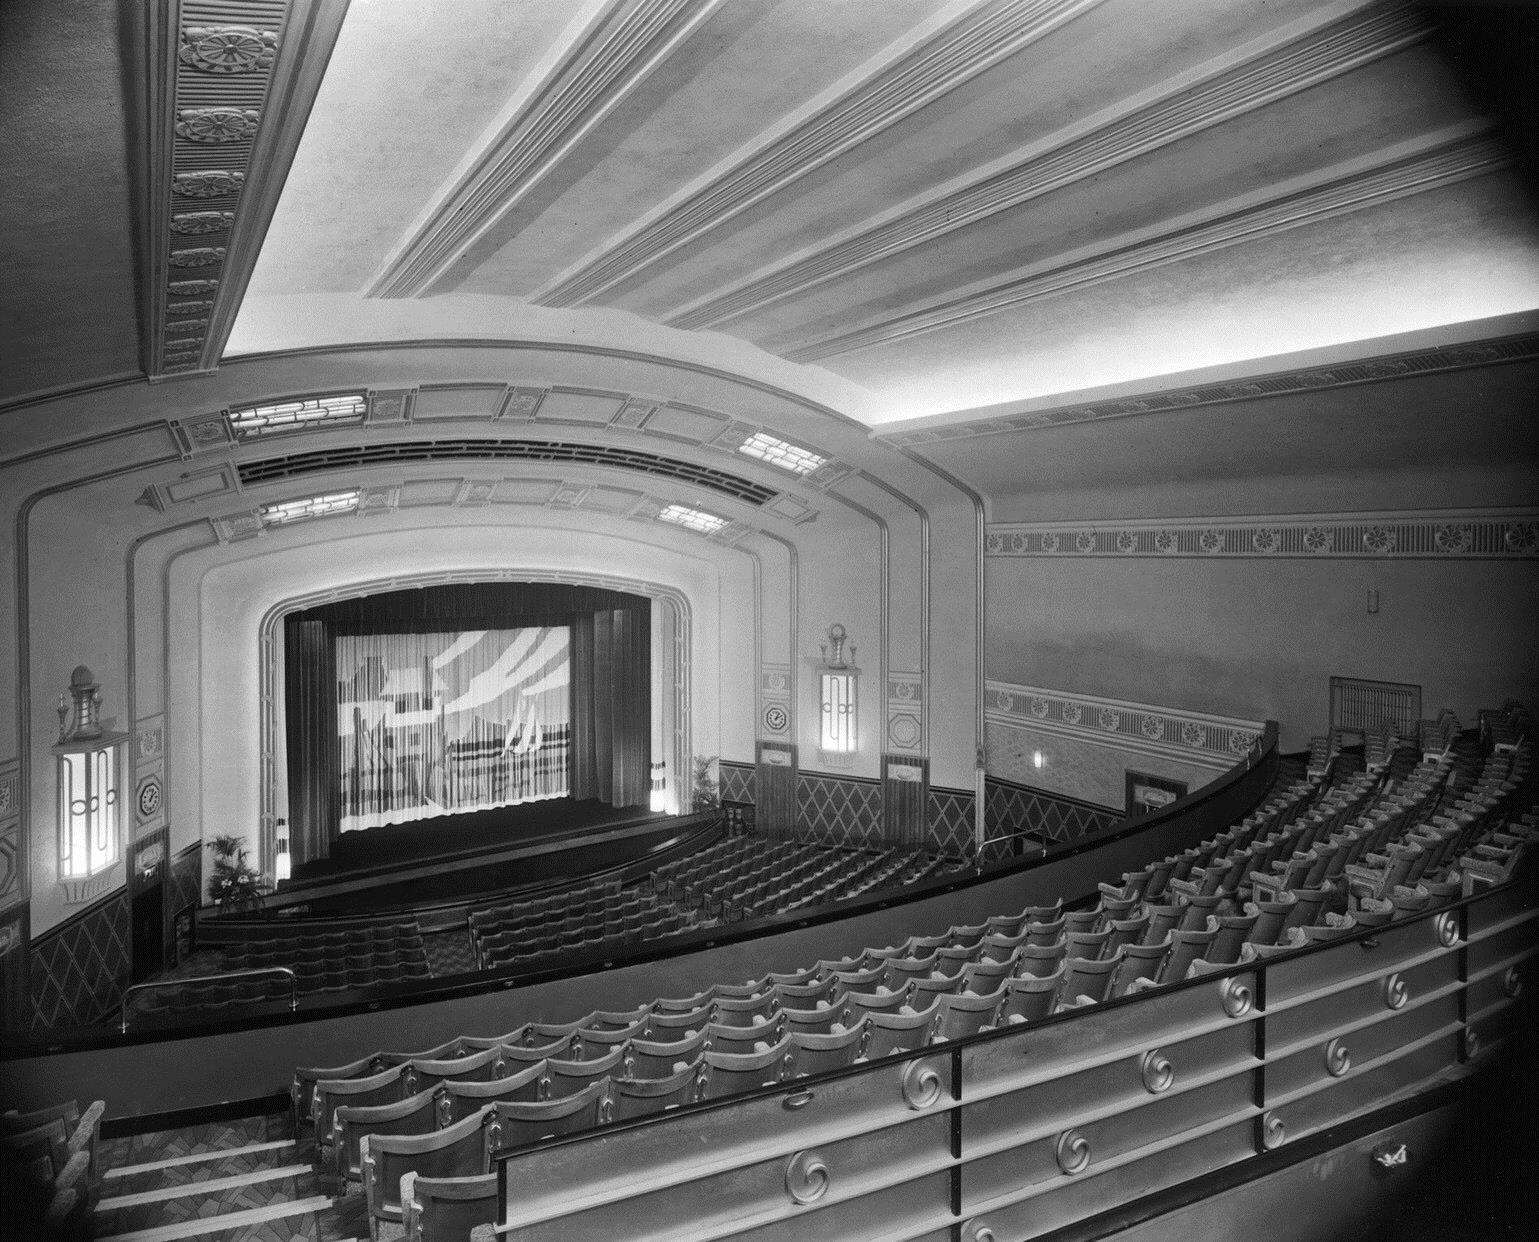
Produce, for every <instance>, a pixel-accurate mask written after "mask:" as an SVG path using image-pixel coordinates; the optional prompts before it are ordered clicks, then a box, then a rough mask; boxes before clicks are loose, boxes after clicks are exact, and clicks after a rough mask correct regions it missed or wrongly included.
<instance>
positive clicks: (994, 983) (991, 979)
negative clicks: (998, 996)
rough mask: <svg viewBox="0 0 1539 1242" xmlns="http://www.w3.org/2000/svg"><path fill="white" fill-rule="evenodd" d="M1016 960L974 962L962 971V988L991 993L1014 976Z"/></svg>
mask: <svg viewBox="0 0 1539 1242" xmlns="http://www.w3.org/2000/svg"><path fill="white" fill-rule="evenodd" d="M1015 968H1016V960H1015V959H1013V958H1012V959H1011V960H1009V961H1004V962H996V961H993V960H991V959H987V958H986V959H984V960H983V961H979V962H974V963H972V965H970V966H968V967H966V968H965V969H964V970H963V971H962V987H963V988H964V989H965V990H967V991H972V992H979V993H982V992H992V991H994V989H996V988H998V987H999V986H1000V985H1001V984H1002V983H1003V981H1004V980H1006V979H1008V978H1010V977H1011V976H1012V975H1014V974H1015Z"/></svg>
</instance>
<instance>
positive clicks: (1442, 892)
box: [1417, 875, 1464, 906]
mask: <svg viewBox="0 0 1539 1242" xmlns="http://www.w3.org/2000/svg"><path fill="white" fill-rule="evenodd" d="M1417 887H1418V888H1419V889H1420V890H1421V891H1422V892H1424V893H1426V894H1427V900H1428V902H1429V903H1430V904H1431V905H1435V906H1441V905H1447V904H1448V903H1449V902H1450V901H1458V900H1459V898H1460V897H1462V896H1463V895H1464V885H1463V883H1461V882H1460V881H1459V880H1457V879H1429V878H1428V877H1427V876H1425V875H1424V876H1422V878H1421V882H1420V883H1419V884H1418V885H1417Z"/></svg>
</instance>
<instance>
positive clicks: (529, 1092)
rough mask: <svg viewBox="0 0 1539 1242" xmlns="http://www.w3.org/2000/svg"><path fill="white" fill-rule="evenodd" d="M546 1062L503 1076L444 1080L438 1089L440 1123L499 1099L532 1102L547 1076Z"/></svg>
mask: <svg viewBox="0 0 1539 1242" xmlns="http://www.w3.org/2000/svg"><path fill="white" fill-rule="evenodd" d="M545 1066H546V1062H544V1061H536V1062H535V1063H534V1064H533V1065H525V1066H522V1067H521V1068H519V1070H518V1071H517V1072H516V1073H512V1074H508V1075H505V1076H504V1077H502V1078H492V1079H488V1080H486V1081H484V1082H476V1081H464V1082H457V1081H449V1082H444V1083H441V1084H440V1085H439V1087H438V1089H437V1092H436V1095H437V1107H438V1124H439V1125H440V1126H450V1125H454V1124H456V1123H457V1122H460V1121H463V1120H464V1119H465V1118H466V1117H469V1116H470V1115H472V1114H473V1113H476V1112H479V1111H480V1110H481V1109H483V1108H485V1107H486V1106H487V1105H488V1104H491V1103H492V1102H494V1101H496V1100H508V1101H514V1100H517V1101H521V1102H524V1103H532V1102H533V1101H535V1100H537V1099H539V1097H540V1080H541V1079H542V1078H544V1077H545Z"/></svg>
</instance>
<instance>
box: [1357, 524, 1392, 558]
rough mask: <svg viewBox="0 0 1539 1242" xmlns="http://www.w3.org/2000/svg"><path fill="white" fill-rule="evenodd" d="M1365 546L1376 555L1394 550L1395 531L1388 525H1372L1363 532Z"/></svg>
mask: <svg viewBox="0 0 1539 1242" xmlns="http://www.w3.org/2000/svg"><path fill="white" fill-rule="evenodd" d="M1363 547H1364V548H1366V549H1367V550H1368V551H1370V552H1372V553H1374V555H1376V556H1383V555H1384V554H1385V553H1387V552H1392V551H1393V550H1394V547H1395V532H1394V531H1392V530H1390V528H1389V527H1387V526H1370V527H1369V528H1368V529H1367V530H1365V531H1364V532H1363Z"/></svg>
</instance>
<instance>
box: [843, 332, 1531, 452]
mask: <svg viewBox="0 0 1539 1242" xmlns="http://www.w3.org/2000/svg"><path fill="white" fill-rule="evenodd" d="M1535 358H1539V333H1528V334H1525V335H1521V336H1510V337H1500V338H1496V339H1492V340H1487V341H1467V342H1462V343H1460V344H1456V345H1434V346H1431V347H1429V348H1427V349H1418V350H1411V351H1408V352H1406V353H1400V354H1385V355H1383V356H1381V357H1378V358H1364V359H1362V360H1360V361H1355V362H1341V363H1336V364H1334V365H1330V366H1319V367H1302V368H1300V369H1298V370H1294V371H1276V372H1273V373H1272V374H1270V375H1257V376H1252V377H1248V378H1245V379H1237V380H1226V381H1223V382H1220V383H1215V384H1198V385H1194V386H1192V387H1189V388H1172V389H1167V390H1165V391H1163V392H1152V393H1146V394H1143V395H1141V396H1135V397H1116V398H1112V399H1110V400H1106V401H1087V402H1082V403H1079V404H1076V405H1064V406H1060V407H1058V408H1056V409H1049V410H1033V411H1031V412H1030V413H1026V414H1013V415H1009V416H1006V417H1003V418H986V419H980V420H978V421H976V422H971V423H955V424H952V425H951V426H946V427H926V428H922V429H918V430H914V431H893V432H889V433H886V434H883V433H882V432H880V431H877V432H874V433H873V438H874V439H879V440H885V441H886V442H887V443H889V444H893V445H896V446H897V447H900V448H906V449H913V448H921V447H923V446H924V445H927V444H940V443H945V442H949V441H953V440H970V439H973V438H974V437H976V436H990V435H1002V434H1007V433H1010V432H1018V431H1037V430H1041V429H1043V428H1046V427H1061V426H1065V425H1067V424H1071V423H1093V422H1099V421H1100V420H1102V419H1106V418H1132V417H1136V416H1137V415H1140V414H1162V413H1167V412H1169V411H1171V410H1187V409H1192V408H1194V407H1196V406H1203V405H1220V404H1222V403H1224V402H1226V401H1252V400H1255V399H1257V398H1259V397H1283V396H1289V395H1291V394H1294V393H1301V392H1315V391H1318V390H1319V389H1322V388H1340V387H1343V386H1346V385H1350V384H1372V383H1378V382H1381V381H1383V380H1393V379H1403V378H1406V377H1408V376H1416V375H1434V374H1437V373H1438V372H1441V371H1459V370H1463V369H1465V368H1466V367H1482V366H1495V365H1497V364H1500V363H1504V362H1528V361H1532V360H1533V359H1535Z"/></svg>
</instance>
